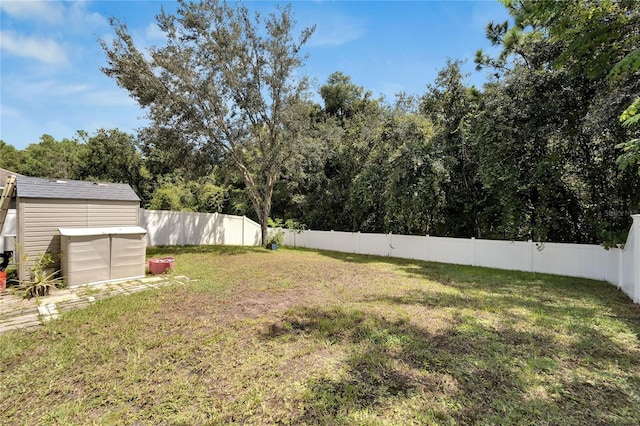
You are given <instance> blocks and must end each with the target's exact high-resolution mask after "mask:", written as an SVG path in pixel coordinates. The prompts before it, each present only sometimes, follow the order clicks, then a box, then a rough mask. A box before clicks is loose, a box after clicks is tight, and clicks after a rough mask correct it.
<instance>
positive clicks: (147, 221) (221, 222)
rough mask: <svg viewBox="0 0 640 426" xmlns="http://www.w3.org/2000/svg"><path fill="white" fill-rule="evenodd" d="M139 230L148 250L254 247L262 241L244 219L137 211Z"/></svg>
mask: <svg viewBox="0 0 640 426" xmlns="http://www.w3.org/2000/svg"><path fill="white" fill-rule="evenodd" d="M140 226H142V227H143V228H145V229H146V230H147V244H148V245H150V246H172V245H179V246H185V245H208V244H211V245H214V244H217V245H238V246H256V245H260V244H261V241H262V234H261V231H260V225H259V224H257V223H256V222H254V221H252V220H251V219H248V218H246V217H244V216H232V215H226V214H219V213H192V212H175V211H165V210H143V209H141V210H140Z"/></svg>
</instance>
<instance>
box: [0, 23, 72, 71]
mask: <svg viewBox="0 0 640 426" xmlns="http://www.w3.org/2000/svg"><path fill="white" fill-rule="evenodd" d="M0 50H2V51H4V52H6V53H8V54H10V55H14V56H19V57H23V58H33V59H37V60H38V61H40V62H43V63H45V64H51V65H64V64H66V63H67V62H68V58H67V54H66V53H65V51H64V49H63V48H62V46H60V45H59V44H58V43H56V41H55V40H53V39H50V38H44V37H25V36H20V35H18V34H15V33H14V32H12V31H0Z"/></svg>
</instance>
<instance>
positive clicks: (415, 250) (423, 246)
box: [391, 234, 429, 260]
mask: <svg viewBox="0 0 640 426" xmlns="http://www.w3.org/2000/svg"><path fill="white" fill-rule="evenodd" d="M428 239H429V237H424V236H417V235H395V234H393V235H391V256H393V257H400V258H402V259H416V260H428V256H429V253H428V250H427V245H428Z"/></svg>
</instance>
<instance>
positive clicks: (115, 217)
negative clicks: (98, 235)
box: [17, 198, 139, 280]
mask: <svg viewBox="0 0 640 426" xmlns="http://www.w3.org/2000/svg"><path fill="white" fill-rule="evenodd" d="M17 210H18V226H19V229H18V241H17V246H18V247H17V249H18V256H19V257H18V258H19V259H22V260H24V259H26V261H22V262H19V264H20V268H19V271H18V272H19V276H20V279H21V280H27V279H30V278H31V277H30V272H29V271H30V268H31V267H32V265H33V262H34V260H35V259H36V258H37V257H38V256H39V255H40V254H42V253H45V252H47V251H48V252H50V253H51V254H52V255H53V258H54V260H55V263H54V265H52V268H55V269H56V270H58V269H60V234H59V232H58V228H61V227H65V228H86V227H107V226H137V225H138V223H139V222H138V217H139V212H138V210H139V202H137V201H96V200H60V199H44V198H19V199H18V209H17Z"/></svg>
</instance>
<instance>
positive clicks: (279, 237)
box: [267, 228, 284, 250]
mask: <svg viewBox="0 0 640 426" xmlns="http://www.w3.org/2000/svg"><path fill="white" fill-rule="evenodd" d="M283 244H284V232H282V228H275V229H271V231H270V232H269V242H268V243H267V248H268V249H270V250H278V247H280V246H281V245H283Z"/></svg>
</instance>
